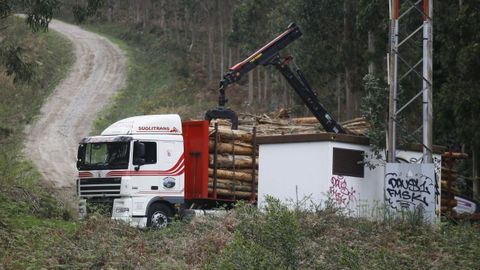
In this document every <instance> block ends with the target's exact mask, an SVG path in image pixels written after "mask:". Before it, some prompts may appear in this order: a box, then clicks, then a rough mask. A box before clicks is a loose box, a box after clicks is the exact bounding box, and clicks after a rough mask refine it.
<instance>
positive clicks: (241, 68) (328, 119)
mask: <svg viewBox="0 0 480 270" xmlns="http://www.w3.org/2000/svg"><path fill="white" fill-rule="evenodd" d="M301 35H302V32H301V31H300V28H298V26H296V25H295V24H290V25H289V26H288V28H287V30H285V32H283V33H282V34H280V35H279V36H278V37H276V38H275V39H273V40H272V41H270V42H269V43H267V44H266V45H265V46H263V47H262V48H261V49H259V50H257V51H256V52H255V53H253V54H252V55H250V56H249V57H247V58H246V59H245V60H243V61H242V62H240V63H238V64H236V65H234V66H233V67H231V68H230V69H229V71H228V72H227V73H225V75H224V76H223V79H222V80H221V81H220V88H219V92H220V95H219V98H218V108H216V109H213V110H209V111H207V113H206V114H205V119H207V120H211V119H215V118H227V119H231V120H232V128H233V129H236V128H237V126H238V118H237V115H236V113H235V112H234V111H232V110H230V109H227V108H225V103H226V102H227V101H228V100H227V98H226V97H225V88H226V87H227V86H228V85H229V84H232V83H235V82H237V81H238V80H240V78H241V77H242V76H243V75H245V74H246V73H248V72H249V71H251V70H252V69H254V68H256V67H257V66H258V65H264V66H266V65H273V66H275V67H276V68H277V69H278V70H279V71H280V73H281V74H282V75H283V76H284V77H285V79H286V80H287V82H288V83H289V84H290V86H292V88H293V89H294V90H295V92H297V94H298V95H299V96H300V98H301V99H302V101H303V102H304V103H305V105H306V106H307V108H308V109H309V110H310V111H311V112H312V113H313V115H314V116H315V117H316V118H317V119H318V121H319V122H320V124H322V126H323V128H324V129H325V130H326V131H327V132H334V133H346V132H345V130H344V129H343V128H342V127H341V126H340V125H339V124H338V123H337V122H336V121H335V119H333V117H332V116H331V115H330V114H329V113H328V112H327V110H326V109H325V108H324V107H323V105H322V104H321V103H320V102H319V101H318V97H317V95H316V94H315V92H314V91H313V90H312V88H311V87H310V85H309V83H308V82H307V80H306V79H305V77H304V76H303V74H302V73H301V72H300V70H297V71H296V72H293V71H292V70H291V69H290V67H289V65H288V64H289V62H290V61H291V59H292V57H285V58H283V59H282V58H280V55H279V52H280V51H281V50H282V49H284V48H285V47H286V46H287V45H288V44H290V43H291V42H293V41H295V40H296V39H298V38H299V37H300V36H301Z"/></svg>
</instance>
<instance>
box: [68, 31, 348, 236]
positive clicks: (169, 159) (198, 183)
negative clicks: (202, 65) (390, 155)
mask: <svg viewBox="0 0 480 270" xmlns="http://www.w3.org/2000/svg"><path fill="white" fill-rule="evenodd" d="M301 35H302V32H301V31H300V29H299V27H298V26H296V25H295V24H290V25H289V26H288V28H287V29H286V30H285V31H284V32H283V33H282V34H280V35H279V36H277V37H276V38H274V39H273V40H272V41H270V42H269V43H267V44H266V45H265V46H263V47H261V48H260V49H259V50H257V51H256V52H254V53H253V54H252V55H251V56H249V57H247V58H246V59H245V60H243V61H241V62H239V63H238V64H236V65H234V66H232V67H231V68H230V69H229V71H228V72H226V73H225V75H224V76H223V78H222V79H221V81H220V88H219V94H220V95H219V99H218V107H217V108H215V109H212V110H209V111H207V112H206V114H205V119H206V121H189V122H183V123H182V122H181V120H180V117H179V116H178V115H151V116H137V117H131V118H127V119H124V120H121V121H118V122H116V123H114V124H112V125H111V126H110V127H108V128H107V129H106V130H105V131H103V132H102V134H101V135H100V136H93V137H87V138H84V139H83V140H82V141H81V142H80V146H79V148H78V159H77V168H78V170H79V175H78V181H77V183H78V184H77V191H78V196H79V198H80V213H81V214H82V213H83V214H86V212H87V209H88V208H89V207H87V206H88V205H91V204H93V203H97V204H104V205H106V206H107V207H108V208H109V209H111V211H112V218H114V219H120V220H125V221H127V222H129V223H131V224H134V225H137V226H139V227H144V226H152V227H163V226H166V224H168V222H169V220H170V219H171V218H172V216H173V215H174V214H175V213H181V212H182V211H181V210H182V209H211V208H213V207H215V206H218V205H220V204H232V203H234V202H236V201H238V200H248V201H251V202H255V201H256V200H257V167H258V164H257V160H258V159H257V150H256V149H257V146H256V143H255V137H256V136H255V132H254V131H253V132H251V133H247V132H241V131H238V130H236V129H237V127H238V117H237V114H236V113H235V112H234V111H232V110H230V109H228V108H226V107H225V104H226V102H227V98H226V96H225V90H226V88H227V86H228V85H230V84H232V83H235V82H238V81H239V80H240V79H241V77H242V76H243V75H245V74H247V73H248V72H250V71H252V70H253V69H255V68H256V67H257V66H259V65H264V66H265V65H271V66H274V67H275V68H276V69H277V70H278V71H279V72H280V73H281V74H282V75H283V77H284V78H285V79H286V81H287V82H288V83H289V84H290V86H291V87H292V88H293V89H294V90H295V92H296V93H297V94H298V95H299V97H300V98H301V100H302V101H303V102H304V103H305V105H306V106H307V108H308V109H309V110H310V111H311V112H312V114H313V115H314V116H315V117H316V118H317V119H318V121H319V122H320V124H322V126H323V127H324V129H325V131H327V132H331V133H340V134H343V133H346V132H345V130H344V129H343V128H342V127H341V126H340V125H339V124H338V123H337V122H336V121H335V120H334V118H333V117H332V116H331V115H330V114H329V113H328V112H327V110H326V109H325V108H324V107H323V105H322V104H321V103H320V102H319V100H318V98H317V95H316V94H315V91H314V90H313V89H312V88H311V87H310V84H309V83H308V81H307V80H306V79H305V77H304V76H303V74H302V73H301V72H300V70H298V69H297V70H295V71H293V70H292V69H291V68H290V67H289V63H290V62H291V60H292V57H291V56H286V57H280V54H279V52H280V51H281V50H282V49H284V48H285V47H286V46H287V45H289V44H290V43H291V42H293V41H295V40H296V39H298V38H299V37H300V36H301ZM222 118H226V119H230V121H231V125H232V128H231V129H227V130H222V129H219V128H218V126H216V128H215V129H214V130H212V131H210V130H209V123H210V121H211V120H212V119H222ZM272 169H274V168H272ZM276 188H277V187H276ZM266 193H268V190H266Z"/></svg>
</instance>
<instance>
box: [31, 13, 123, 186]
mask: <svg viewBox="0 0 480 270" xmlns="http://www.w3.org/2000/svg"><path fill="white" fill-rule="evenodd" d="M49 28H50V29H51V30H55V31H57V32H59V33H60V34H62V35H64V36H65V37H66V38H68V39H69V40H70V41H71V42H72V43H73V47H74V55H75V58H76V60H75V63H74V64H73V66H72V67H71V70H69V72H68V75H67V76H66V78H65V79H64V80H63V81H62V82H60V84H59V85H58V86H57V87H56V89H55V90H54V92H53V93H52V95H51V96H50V97H49V98H48V99H47V100H46V102H45V104H44V105H43V107H42V109H41V114H40V115H39V117H38V119H36V121H34V123H33V124H32V125H31V126H30V127H27V128H26V131H25V132H26V149H25V151H26V155H27V156H28V157H29V158H30V159H31V160H32V162H33V163H34V164H35V165H36V166H37V168H38V170H39V171H40V172H41V173H42V175H43V177H44V179H45V180H46V181H47V182H49V183H50V184H51V185H52V186H53V187H54V188H56V189H57V190H65V191H73V187H74V186H75V179H76V176H77V172H76V168H75V162H76V155H77V146H78V142H79V140H80V139H81V138H82V137H85V136H87V135H88V133H89V131H90V130H91V128H92V124H93V122H94V120H95V117H96V115H97V113H98V112H99V111H100V110H101V109H102V108H103V107H104V106H105V105H106V104H108V102H109V101H110V99H111V97H112V95H113V93H114V92H115V91H117V90H118V89H120V88H122V87H123V86H124V84H125V78H126V57H125V55H124V53H123V52H122V51H121V50H120V49H119V48H118V46H116V45H115V44H113V43H111V42H110V41H108V40H107V39H106V38H104V37H102V36H99V35H97V34H94V33H92V32H88V31H86V30H83V29H81V28H80V27H78V26H74V25H70V24H66V23H63V22H60V21H56V20H53V21H52V22H51V24H50V26H49Z"/></svg>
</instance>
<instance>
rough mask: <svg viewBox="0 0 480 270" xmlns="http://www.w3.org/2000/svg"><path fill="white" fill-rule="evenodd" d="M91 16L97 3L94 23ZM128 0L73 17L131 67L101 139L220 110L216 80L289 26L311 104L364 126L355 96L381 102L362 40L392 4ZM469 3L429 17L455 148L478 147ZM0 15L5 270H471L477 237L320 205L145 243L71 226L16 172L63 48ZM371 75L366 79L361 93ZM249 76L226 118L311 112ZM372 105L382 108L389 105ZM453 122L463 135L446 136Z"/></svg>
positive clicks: (373, 60)
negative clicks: (159, 118)
mask: <svg viewBox="0 0 480 270" xmlns="http://www.w3.org/2000/svg"><path fill="white" fill-rule="evenodd" d="M8 2H9V1H7V2H6V3H8ZM34 2H35V3H37V2H38V3H56V2H57V1H34ZM63 2H64V5H65V7H64V8H63V9H62V11H63V12H64V11H66V10H71V9H70V8H69V7H73V4H72V2H73V1H63ZM3 3H4V2H0V4H1V5H3ZM82 3H85V6H81V4H82ZM87 3H92V4H94V5H97V6H95V8H94V9H95V10H97V11H98V12H97V13H93V12H92V9H91V8H90V9H89V8H88V5H87ZM131 3H132V2H131V1H109V0H106V1H95V0H92V1H90V0H89V1H75V5H76V6H77V11H78V12H79V13H78V15H77V19H79V17H78V16H83V20H86V21H87V22H88V26H87V27H89V28H91V29H93V30H95V31H98V32H101V33H103V34H105V35H108V36H109V37H110V38H112V39H114V40H116V41H117V42H118V43H119V44H121V46H122V47H123V48H125V49H126V50H127V52H128V54H129V75H128V85H127V87H126V88H125V89H123V90H122V91H121V92H120V93H119V94H118V95H117V97H116V100H115V103H114V104H113V105H112V107H111V108H108V109H107V110H106V111H105V112H104V113H103V115H102V116H101V117H100V118H99V120H98V121H97V124H96V128H97V129H102V128H103V127H104V126H105V125H107V124H109V123H111V122H113V121H114V120H117V119H119V118H123V117H126V116H131V115H136V114H145V113H166V112H172V111H173V112H177V113H180V114H182V116H183V117H184V118H188V117H196V118H198V117H201V115H202V113H203V112H204V111H205V109H206V108H210V107H212V106H214V105H215V100H216V89H215V88H216V86H217V85H216V84H217V83H218V79H219V78H220V76H221V74H222V72H223V71H224V70H225V69H226V68H227V67H228V66H230V65H231V64H233V63H235V62H236V61H237V60H239V59H242V56H245V55H243V52H244V51H249V50H253V49H254V48H255V47H257V45H261V44H263V42H265V41H267V40H269V39H270V38H271V37H273V36H275V35H276V34H277V33H278V32H279V29H281V28H282V27H284V26H286V25H287V23H288V22H289V21H291V20H294V21H296V22H297V23H298V24H300V25H301V27H302V29H304V32H305V35H304V37H302V40H303V41H302V42H301V43H297V44H294V45H293V46H292V48H294V49H295V50H293V49H292V50H290V52H296V55H295V56H297V58H298V59H302V60H301V61H299V63H300V62H301V63H302V66H303V68H304V69H305V71H306V73H307V76H308V77H310V78H313V79H312V83H313V84H314V86H315V87H316V89H317V90H318V93H319V96H320V97H321V98H322V100H325V101H326V102H325V103H326V104H327V107H331V108H334V107H336V108H337V112H336V114H337V117H339V118H348V117H351V116H353V115H356V114H359V113H360V109H359V106H360V102H359V100H360V99H359V97H361V96H367V98H366V100H367V101H368V102H371V104H372V105H373V104H375V102H380V103H381V102H382V100H383V97H382V95H380V94H381V93H382V91H383V89H384V85H383V83H382V78H381V77H382V76H383V75H380V74H381V72H380V70H383V69H384V67H383V65H384V64H382V63H383V54H384V53H383V48H384V47H385V46H384V45H385V40H384V39H380V38H377V39H375V40H373V41H372V40H370V41H371V42H368V41H369V39H370V35H368V34H369V33H374V35H373V36H375V37H379V36H386V20H385V17H383V16H385V15H386V11H385V8H386V7H385V5H384V3H383V2H381V1H344V2H343V3H342V2H341V1H281V2H279V1H260V0H247V1H242V2H240V1H235V0H228V1H194V0H192V1H175V2H167V1H164V0H163V1H150V0H144V1H143V0H142V1H140V0H139V1H134V4H133V7H132V6H130V4H131ZM474 4H475V2H474V1H473V0H471V1H468V0H463V1H459V2H458V3H456V2H455V3H454V2H449V3H448V4H447V3H440V4H438V11H437V9H436V12H445V14H448V18H447V20H445V22H443V21H442V22H439V23H438V24H437V23H436V24H435V27H437V25H438V27H437V28H435V29H436V30H435V31H439V32H438V33H437V34H438V38H436V39H435V40H436V41H438V43H437V44H436V46H439V47H438V48H440V49H436V52H438V54H439V57H438V59H441V60H438V61H439V63H435V66H436V70H438V71H437V72H438V73H437V74H436V75H435V76H436V78H434V80H435V81H436V82H437V81H438V83H436V85H435V87H436V88H437V89H436V95H438V97H439V98H438V99H436V100H438V102H439V106H437V108H438V109H436V114H437V117H438V118H437V119H438V120H437V122H436V125H438V128H437V132H438V134H439V135H438V136H437V138H439V142H449V143H450V142H452V140H453V142H452V143H453V144H455V145H460V144H466V145H467V146H471V147H472V148H474V149H478V148H475V147H476V146H475V145H476V144H475V142H478V140H476V139H474V138H476V137H475V136H476V135H477V133H478V132H477V133H475V129H473V128H472V130H470V131H471V132H470V131H468V130H467V129H465V130H464V129H462V128H461V125H465V124H464V123H465V121H463V120H462V119H463V117H466V119H469V121H470V123H471V127H475V126H476V125H477V124H478V123H477V122H478V120H477V119H475V118H474V112H475V111H472V110H474V109H475V108H477V107H478V106H475V104H476V103H475V102H476V101H477V100H478V99H476V95H477V92H478V89H480V88H479V87H477V86H478V85H477V84H478V76H477V77H475V74H472V72H473V71H475V70H478V69H476V65H478V61H477V62H475V61H471V59H478V56H479V55H478V50H477V49H478V48H477V47H478V46H476V44H477V43H478V34H477V35H475V34H474V33H475V29H474V27H475V26H476V25H478V23H477V24H474V23H473V24H471V25H470V24H469V21H468V20H467V19H468V18H472V17H475V16H473V15H475V14H477V15H478V13H479V11H478V8H476V6H475V5H474ZM2 7H3V6H2ZM354 11H357V12H358V14H357V15H355V16H354ZM447 11H448V12H447ZM82 12H83V13H82ZM6 14H7V13H6ZM8 14H10V11H9V12H8ZM0 16H2V21H1V23H2V25H8V27H7V28H6V29H3V28H2V29H3V30H1V31H2V32H0V34H1V39H0V44H1V45H2V46H10V47H8V48H10V49H9V50H4V51H6V52H13V53H4V54H2V55H1V56H0V59H1V60H2V63H3V65H2V66H1V67H0V90H1V91H0V117H1V119H0V120H1V122H0V147H1V149H2V151H1V153H0V204H1V205H2V207H1V208H0V268H5V269H26V268H32V269H37V268H59V269H72V268H73V269H76V268H79V269H85V268H90V269H108V268H113V269H120V268H121V269H152V268H162V269H192V268H193V269H201V268H204V269H272V268H275V269H432V268H433V269H450V268H464V269H476V268H478V263H477V262H478V258H479V256H480V246H479V245H478V243H479V241H480V231H479V228H478V226H477V227H475V226H471V225H468V224H455V225H453V224H451V223H443V224H439V225H438V226H436V227H431V226H429V225H426V224H418V219H415V218H413V219H388V218H387V219H385V220H377V221H369V220H365V219H362V218H353V217H347V216H344V215H343V214H342V212H341V211H340V212H338V211H336V210H335V209H330V208H328V207H327V208H318V209H315V210H313V211H309V212H306V211H302V210H299V209H295V210H290V209H289V208H288V207H287V206H285V205H282V204H280V203H279V202H277V201H275V200H271V201H270V203H269V205H268V206H267V207H266V208H265V209H264V211H259V210H257V209H256V208H254V207H253V206H251V205H240V206H239V207H238V208H236V210H234V211H232V212H230V213H228V214H226V215H225V216H224V217H205V218H194V219H193V220H191V221H177V222H175V223H173V224H172V225H171V226H169V227H168V228H167V229H164V230H138V229H135V228H131V227H129V226H127V225H125V224H122V223H118V222H114V221H112V220H110V219H108V218H105V217H102V216H99V215H93V216H91V217H90V218H89V219H88V220H86V221H72V220H71V214H70V213H69V212H68V211H67V210H66V208H65V207H64V206H63V205H61V203H60V202H58V201H57V200H55V199H54V198H53V197H52V195H51V194H50V192H49V191H47V190H46V189H45V188H44V187H42V185H40V184H39V181H38V179H39V178H40V175H39V173H38V172H36V170H35V169H34V168H33V166H32V164H30V163H29V162H27V161H26V160H25V159H24V157H23V155H22V154H21V151H22V146H21V144H20V142H21V141H22V131H23V129H24V127H25V125H28V124H29V123H31V121H32V120H33V119H34V116H35V115H36V114H37V113H38V112H39V108H40V105H41V104H42V102H43V100H44V99H45V98H46V97H47V96H48V94H49V93H50V91H51V90H52V89H53V86H54V85H55V84H56V83H57V82H58V81H59V80H60V79H61V78H62V76H63V75H64V72H65V71H66V70H67V67H68V66H69V64H70V63H71V61H72V59H71V55H70V53H69V51H70V50H71V48H70V44H68V43H67V42H65V40H63V39H62V38H60V37H59V36H58V35H56V34H55V33H52V32H50V33H42V34H40V35H38V36H32V34H31V33H30V30H29V28H28V27H26V26H25V25H23V26H22V25H20V24H18V21H17V23H15V21H16V20H15V19H13V18H11V17H10V18H8V19H3V11H2V10H0ZM64 16H66V17H65V18H69V16H70V15H66V14H64ZM477 17H478V16H477ZM5 18H6V17H5ZM70 18H73V17H70ZM447 22H448V23H451V24H448V23H447ZM259 25H260V26H261V29H258V27H259ZM453 26H455V27H453ZM339 29H340V30H339ZM437 29H438V30H437ZM472 29H473V30H472ZM457 31H460V32H457ZM13 33H15V34H13ZM442 33H443V35H442ZM446 33H457V34H458V35H457V36H454V37H452V36H451V35H447V34H446ZM437 34H436V35H437ZM4 37H5V39H4ZM457 40H461V42H459V43H456V41H457ZM369 44H374V47H370V45H369ZM20 45H21V46H20ZM19 48H21V49H19ZM45 52H46V53H45ZM297 52H298V54H297ZM10 57H11V58H10ZM17 58H18V59H20V60H22V61H21V62H22V63H24V64H25V65H23V64H20V65H15V67H18V68H16V69H15V70H16V71H15V72H9V65H8V64H5V63H7V62H9V61H8V59H14V60H16V59H17ZM24 67H26V68H24ZM437 67H438V68H437ZM450 67H452V69H450ZM447 68H448V69H447ZM447 71H448V72H447ZM367 72H370V76H369V77H367V78H366V83H365V86H362V85H364V84H362V81H361V79H362V78H363V76H364V75H365V74H366V73H367ZM250 76H251V77H250V78H245V80H244V81H242V82H240V84H239V85H237V86H234V87H232V88H231V89H229V90H228V91H229V92H228V94H227V95H228V96H229V97H230V99H231V103H230V105H231V106H232V107H236V108H235V109H241V110H243V111H249V110H255V111H256V112H263V111H265V112H266V111H271V110H274V109H276V108H278V107H282V106H287V107H289V108H292V110H293V113H296V114H302V113H303V112H304V109H303V108H302V106H298V105H295V99H294V95H293V94H292V93H291V91H289V90H288V91H287V88H286V85H285V83H283V82H282V80H280V78H279V77H278V75H275V74H274V73H272V72H271V71H270V70H268V69H264V70H261V71H256V72H254V73H252V75H250ZM375 77H380V79H378V78H375ZM17 78H18V79H17ZM16 79H17V80H16ZM332 89H335V90H334V91H332ZM467 90H468V91H467ZM370 91H371V92H370ZM475 91H477V92H475ZM366 92H368V95H367V93H366ZM376 94H378V95H376ZM369 96H370V97H369ZM477 96H478V95H477ZM449 97H455V99H449ZM449 102H452V105H453V106H449V104H450V103H449ZM453 103H455V104H453ZM377 105H378V107H377V108H378V110H379V111H380V110H382V108H383V107H382V104H377ZM383 105H385V104H383ZM346 108H347V109H348V110H349V112H347V110H345V109H346ZM370 109H371V107H370ZM368 117H369V118H370V119H371V120H372V121H373V122H374V123H375V124H376V125H378V126H380V127H382V122H383V119H385V118H384V115H383V116H382V115H381V114H380V115H378V114H375V113H374V111H370V114H369V115H368ZM459 120H462V121H463V122H462V121H459ZM442 121H445V122H442ZM457 125H458V127H459V128H458V129H457V130H459V131H458V132H457V131H455V132H451V129H452V128H451V127H454V126H457ZM477 130H478V129H477ZM449 132H451V133H449ZM472 132H473V133H472ZM472 134H473V135H472ZM377 139H378V140H379V141H381V137H378V138H377Z"/></svg>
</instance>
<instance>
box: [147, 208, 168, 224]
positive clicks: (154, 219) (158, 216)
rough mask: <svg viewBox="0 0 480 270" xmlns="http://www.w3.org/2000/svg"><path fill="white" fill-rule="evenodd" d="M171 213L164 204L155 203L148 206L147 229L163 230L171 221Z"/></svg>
mask: <svg viewBox="0 0 480 270" xmlns="http://www.w3.org/2000/svg"><path fill="white" fill-rule="evenodd" d="M172 217H173V212H172V209H170V207H168V206H167V205H165V204H161V203H156V204H153V205H152V206H150V208H149V209H148V216H147V227H151V228H165V227H167V225H168V223H170V221H171V220H172Z"/></svg>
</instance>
